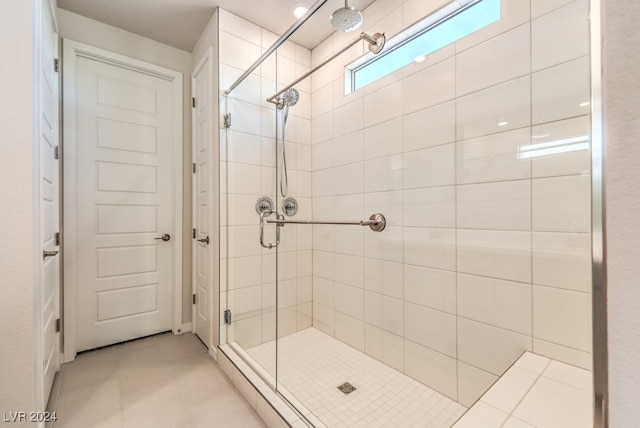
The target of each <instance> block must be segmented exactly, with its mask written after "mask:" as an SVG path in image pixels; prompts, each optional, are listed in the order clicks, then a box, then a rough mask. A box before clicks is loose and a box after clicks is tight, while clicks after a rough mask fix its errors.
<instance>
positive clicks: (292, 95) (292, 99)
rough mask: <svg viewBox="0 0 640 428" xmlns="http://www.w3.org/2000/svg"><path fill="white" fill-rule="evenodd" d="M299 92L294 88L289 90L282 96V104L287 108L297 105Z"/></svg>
mask: <svg viewBox="0 0 640 428" xmlns="http://www.w3.org/2000/svg"><path fill="white" fill-rule="evenodd" d="M299 99H300V92H298V90H297V89H296V88H289V89H287V90H286V91H284V93H283V94H282V104H283V105H285V106H287V107H293V106H294V105H296V104H298V100H299Z"/></svg>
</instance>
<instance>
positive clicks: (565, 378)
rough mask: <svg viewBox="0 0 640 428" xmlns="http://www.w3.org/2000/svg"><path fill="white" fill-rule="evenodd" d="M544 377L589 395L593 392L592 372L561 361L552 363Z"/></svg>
mask: <svg viewBox="0 0 640 428" xmlns="http://www.w3.org/2000/svg"><path fill="white" fill-rule="evenodd" d="M542 376H544V377H546V378H549V379H553V380H557V381H558V382H562V383H564V384H567V385H569V386H573V387H574V388H578V389H582V390H583V391H587V392H589V393H590V392H591V391H593V374H592V373H591V371H590V370H585V369H581V368H578V367H574V366H572V365H569V364H565V363H561V362H559V361H551V363H550V364H549V366H548V367H547V369H546V370H545V371H544V373H543V374H542Z"/></svg>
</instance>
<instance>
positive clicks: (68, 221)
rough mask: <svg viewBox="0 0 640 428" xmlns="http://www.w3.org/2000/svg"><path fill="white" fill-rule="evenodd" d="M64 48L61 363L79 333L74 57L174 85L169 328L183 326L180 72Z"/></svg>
mask: <svg viewBox="0 0 640 428" xmlns="http://www.w3.org/2000/svg"><path fill="white" fill-rule="evenodd" d="M62 48H63V67H62V72H63V73H62V79H63V91H62V92H63V94H62V99H63V129H64V131H63V147H64V150H63V151H62V158H63V166H62V169H63V186H64V187H63V201H62V203H63V207H64V218H63V225H64V227H63V229H64V234H63V245H64V249H65V251H64V258H63V263H64V275H63V280H64V298H63V302H64V309H63V320H64V322H63V333H64V334H63V336H64V362H69V361H73V359H74V358H75V355H76V349H77V344H76V331H77V325H76V323H77V311H76V308H77V307H76V305H77V271H78V265H77V253H76V251H77V247H76V244H77V234H76V225H77V218H76V216H77V203H76V194H75V191H74V189H76V186H77V175H76V174H77V173H76V171H77V141H76V132H77V131H76V125H77V123H76V104H75V98H76V92H75V88H76V85H77V58H78V57H83V58H89V59H93V60H98V61H102V62H105V63H107V64H113V65H117V66H120V67H125V68H128V69H130V70H133V71H137V72H141V73H145V74H149V75H152V76H154V77H158V78H161V79H165V80H168V81H170V82H172V84H173V111H174V113H175V114H174V115H173V189H172V191H173V228H172V229H173V230H172V232H171V234H172V236H173V237H175V239H173V254H172V259H173V278H172V286H171V287H172V298H171V313H172V316H171V329H172V331H173V333H174V334H179V333H180V332H181V329H182V235H183V234H182V224H183V219H182V207H183V199H182V183H183V175H182V174H183V171H182V170H183V167H182V156H183V154H182V150H183V137H182V113H183V112H182V108H183V107H182V73H180V72H177V71H174V70H170V69H168V68H165V67H161V66H158V65H155V64H150V63H148V62H145V61H141V60H138V59H135V58H131V57H128V56H124V55H120V54H116V53H113V52H110V51H107V50H104V49H100V48H96V47H93V46H90V45H87V44H84V43H80V42H76V41H74V40H70V39H63V40H62Z"/></svg>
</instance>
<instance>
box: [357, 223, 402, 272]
mask: <svg viewBox="0 0 640 428" xmlns="http://www.w3.org/2000/svg"><path fill="white" fill-rule="evenodd" d="M368 232H371V231H370V230H369V231H368ZM403 234H404V228H402V227H398V226H387V227H386V228H385V229H384V230H383V231H382V232H380V233H378V232H375V233H367V234H365V235H364V244H365V256H366V257H368V258H371V259H378V260H386V261H389V262H399V263H402V260H403V251H404V249H403V245H404V238H403Z"/></svg>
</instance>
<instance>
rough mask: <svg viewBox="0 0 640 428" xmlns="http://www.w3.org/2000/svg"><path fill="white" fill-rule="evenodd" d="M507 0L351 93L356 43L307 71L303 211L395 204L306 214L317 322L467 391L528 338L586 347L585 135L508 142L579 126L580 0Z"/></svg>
mask: <svg viewBox="0 0 640 428" xmlns="http://www.w3.org/2000/svg"><path fill="white" fill-rule="evenodd" d="M437 3H438V5H440V4H442V2H437ZM502 5H503V6H502V7H503V9H502V18H501V20H500V21H499V22H496V23H495V24H491V25H489V26H487V27H486V28H484V29H482V30H480V31H478V32H476V33H474V34H472V35H469V36H467V37H465V38H463V39H461V40H460V41H458V42H457V43H455V44H452V45H449V46H447V47H445V48H443V49H440V50H439V51H437V52H435V53H433V54H431V55H428V57H427V59H426V60H425V61H424V62H423V63H421V64H412V65H409V66H407V67H405V68H404V69H402V70H399V71H397V72H395V73H393V74H391V75H389V76H387V77H385V78H383V79H381V80H379V81H377V82H375V83H373V84H371V85H369V86H366V87H364V88H363V89H360V90H358V91H356V92H354V93H351V94H349V95H348V96H344V95H343V87H344V84H343V74H344V69H343V66H344V65H345V64H347V63H349V61H350V60H353V59H355V58H357V57H358V56H359V55H362V48H361V47H360V48H359V50H358V48H354V49H351V50H350V51H349V52H348V53H347V54H345V55H343V56H341V57H339V58H338V59H336V60H334V61H333V62H332V64H331V65H329V66H326V67H324V68H322V69H321V70H319V71H317V72H316V73H314V75H313V76H312V97H313V101H312V143H313V146H312V147H313V155H312V163H313V177H312V182H313V212H314V215H315V216H316V217H317V218H323V219H324V218H334V219H336V220H340V219H345V218H346V219H353V220H356V219H360V218H368V217H369V215H371V214H373V213H374V212H381V213H383V214H385V215H386V216H387V221H388V226H387V229H386V230H384V231H383V232H381V233H374V232H372V231H370V230H368V229H367V230H362V229H359V228H346V227H341V226H335V227H334V226H314V228H313V229H314V236H313V250H314V251H313V304H314V306H313V322H314V326H315V327H317V328H319V329H321V330H322V331H324V332H326V333H328V334H331V335H334V336H335V337H336V338H338V339H340V340H342V341H344V342H346V343H348V344H349V345H351V346H353V347H355V348H356V349H359V350H362V351H363V352H366V353H367V354H369V355H371V356H373V357H374V358H376V359H379V360H381V361H383V362H385V363H386V364H388V365H390V366H392V367H394V368H396V369H397V370H400V371H403V372H404V373H406V374H407V375H409V376H411V377H413V378H415V379H417V380H419V381H421V382H423V383H425V384H427V385H429V386H431V387H432V388H434V389H436V390H438V391H440V392H442V393H444V394H446V395H448V396H450V397H452V398H454V399H457V400H458V401H460V402H461V403H462V404H464V405H469V404H471V403H472V402H473V401H475V399H477V398H478V396H479V394H481V393H482V392H483V390H484V389H485V388H486V387H488V386H489V385H491V383H492V382H493V381H495V380H496V379H497V377H498V376H500V375H501V374H502V373H503V372H504V370H506V369H507V368H508V367H509V365H510V364H511V363H513V361H514V360H515V359H516V358H517V357H518V356H520V354H521V353H522V352H523V351H524V350H533V351H534V352H536V353H539V354H542V355H547V356H550V357H553V358H556V359H558V360H561V361H566V362H569V363H571V364H575V365H579V366H582V367H585V368H589V367H590V364H591V315H590V304H591V303H590V302H591V293H590V290H591V282H590V272H591V270H590V269H591V266H590V217H589V208H590V193H589V191H590V176H589V152H588V150H586V147H585V149H583V150H581V151H575V152H570V153H561V154H554V155H547V156H539V157H533V158H526V157H524V158H523V157H521V156H519V151H520V148H521V147H522V146H527V145H530V144H534V143H542V142H551V141H554V140H561V139H563V138H569V137H577V136H583V137H584V138H585V139H586V135H587V134H588V133H589V107H588V105H586V106H581V105H580V104H581V103H583V102H586V101H588V100H589V58H588V21H587V1H585V0H578V1H566V0H563V1H561V2H548V1H541V0H531V1H529V0H517V1H513V0H505V1H503V2H502ZM435 7H437V5H436V4H435V3H432V2H421V1H407V2H403V1H400V0H396V1H384V2H380V1H378V2H375V3H374V4H373V5H372V6H370V7H369V8H367V9H365V11H364V14H365V31H366V32H367V33H369V34H372V33H375V32H386V34H387V35H388V36H393V35H394V34H396V33H397V32H399V31H400V30H402V29H403V28H405V27H407V26H408V25H410V24H411V23H413V22H415V21H417V20H418V19H420V18H421V17H423V16H425V15H426V14H428V13H430V12H431V11H432V10H433V8H435ZM352 37H353V36H352V35H348V34H347V35H345V34H341V33H336V34H335V35H334V36H332V37H330V38H329V39H327V40H326V41H325V42H323V43H322V44H321V45H319V46H318V47H316V48H315V49H314V50H313V55H312V59H313V64H314V65H315V64H318V63H320V62H321V61H322V60H324V59H325V58H326V57H328V56H329V55H330V54H331V53H332V52H335V51H337V50H338V49H340V48H341V47H342V46H344V45H345V44H346V43H347V42H348V41H349V40H350V39H351V38H352ZM500 122H504V123H503V124H502V125H499V123H500Z"/></svg>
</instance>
